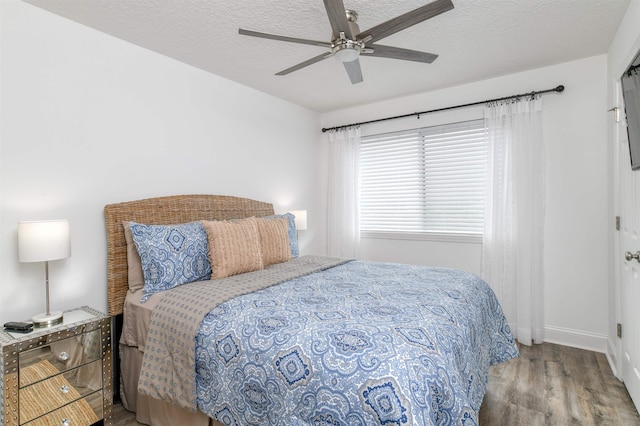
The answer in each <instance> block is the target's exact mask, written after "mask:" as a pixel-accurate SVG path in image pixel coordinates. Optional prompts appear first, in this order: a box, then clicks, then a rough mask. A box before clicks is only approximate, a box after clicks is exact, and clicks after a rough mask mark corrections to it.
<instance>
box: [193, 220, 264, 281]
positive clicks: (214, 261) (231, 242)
mask: <svg viewBox="0 0 640 426" xmlns="http://www.w3.org/2000/svg"><path fill="white" fill-rule="evenodd" d="M202 225H203V226H204V229H206V231H207V235H208V236H209V261H210V262H211V266H212V268H213V274H212V278H214V279H216V278H224V277H228V276H231V275H237V274H242V273H244V272H251V271H257V270H259V269H262V268H263V267H264V264H263V263H262V254H261V253H260V236H259V235H258V227H257V225H256V218H254V217H251V218H248V219H243V220H239V221H234V222H230V221H206V220H205V221H202Z"/></svg>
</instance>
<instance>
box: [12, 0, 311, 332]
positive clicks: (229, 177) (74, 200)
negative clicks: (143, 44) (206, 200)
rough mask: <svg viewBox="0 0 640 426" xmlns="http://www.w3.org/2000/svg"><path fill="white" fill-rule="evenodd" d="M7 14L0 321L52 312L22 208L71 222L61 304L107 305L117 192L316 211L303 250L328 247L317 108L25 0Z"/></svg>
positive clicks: (58, 295)
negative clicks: (109, 220) (109, 215)
mask: <svg viewBox="0 0 640 426" xmlns="http://www.w3.org/2000/svg"><path fill="white" fill-rule="evenodd" d="M0 16H1V18H0V19H1V20H0V29H1V33H0V40H1V43H2V45H1V49H0V52H1V68H0V83H1V90H2V92H1V101H2V110H1V115H0V131H1V133H0V161H1V163H0V197H1V198H0V199H1V204H0V323H2V322H5V321H8V320H17V319H25V318H29V317H30V316H32V315H34V314H37V313H39V312H41V311H43V310H44V282H43V281H44V279H43V278H44V265H42V264H25V263H20V262H18V259H17V234H16V223H17V221H19V220H29V219H53V218H68V219H70V221H71V232H72V242H71V244H72V257H71V258H69V259H66V260H60V261H55V262H52V263H51V264H50V276H51V304H52V308H56V309H70V308H73V307H76V306H81V305H90V306H92V307H94V308H96V309H100V310H105V309H106V237H105V227H104V216H103V207H104V205H105V204H108V203H113V202H120V201H127V200H134V199H139V198H146V197H154V196H160V195H175V194H188V193H209V194H227V195H237V196H243V197H249V198H253V199H257V200H261V201H267V202H272V203H274V205H275V208H276V211H278V212H284V211H287V210H291V209H308V210H309V227H310V229H309V231H305V232H303V233H301V238H302V240H303V241H302V250H303V254H310V253H316V252H317V253H320V252H322V249H323V242H322V241H323V238H314V237H315V234H316V233H318V234H319V235H320V236H322V235H324V231H323V229H322V228H321V222H320V221H319V220H317V219H316V218H315V214H316V212H318V211H320V209H321V204H322V201H321V200H319V199H317V198H316V197H314V192H315V191H314V189H315V185H316V183H317V180H316V170H315V168H314V167H309V165H310V164H315V159H316V157H317V156H318V153H317V145H316V142H317V133H318V132H319V116H318V115H317V114H316V113H315V112H311V111H309V110H307V109H304V108H301V107H298V106H295V105H293V104H290V103H287V102H284V101H282V100H279V99H276V98H274V97H271V96H268V95H265V94H263V93H260V92H257V91H254V90H252V89H249V88H246V87H244V86H240V85H238V84H235V83H232V82H230V81H227V80H224V79H222V78H219V77H217V76H214V75H211V74H208V73H205V72H203V71H201V70H198V69H195V68H193V67H190V66H187V65H185V64H183V63H180V62H177V61H174V60H171V59H169V58H166V57H163V56H161V55H158V54H156V53H154V52H151V51H147V50H144V49H141V48H139V47H137V46H134V45H132V44H129V43H127V42H124V41H122V40H119V39H116V38H113V37H111V36H108V35H105V34H103V33H100V32H98V31H95V30H93V29H89V28H87V27H84V26H82V25H79V24H76V23H74V22H72V21H69V20H67V19H65V18H61V17H59V16H56V15H53V14H51V13H49V12H46V11H44V10H41V9H39V8H37V7H34V6H32V5H29V4H26V3H24V2H21V1H17V0H2V1H0ZM316 241H317V242H316Z"/></svg>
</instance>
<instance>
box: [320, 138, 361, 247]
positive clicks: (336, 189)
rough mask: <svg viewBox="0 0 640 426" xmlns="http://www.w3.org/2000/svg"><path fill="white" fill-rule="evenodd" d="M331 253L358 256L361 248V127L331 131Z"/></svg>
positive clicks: (329, 193) (329, 214)
mask: <svg viewBox="0 0 640 426" xmlns="http://www.w3.org/2000/svg"><path fill="white" fill-rule="evenodd" d="M327 192H328V200H327V205H328V212H327V218H328V227H327V232H328V235H327V246H328V254H329V256H336V257H346V258H357V257H358V251H359V248H360V127H349V128H346V129H341V130H334V131H331V132H330V133H329V185H328V189H327Z"/></svg>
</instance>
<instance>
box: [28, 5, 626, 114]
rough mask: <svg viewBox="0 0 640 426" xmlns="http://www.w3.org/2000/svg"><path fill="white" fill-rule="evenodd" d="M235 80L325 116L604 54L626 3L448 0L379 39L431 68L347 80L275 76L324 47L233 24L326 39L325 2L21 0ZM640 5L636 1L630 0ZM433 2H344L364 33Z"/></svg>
mask: <svg viewBox="0 0 640 426" xmlns="http://www.w3.org/2000/svg"><path fill="white" fill-rule="evenodd" d="M25 1H27V2H28V3H31V4H33V5H36V6H39V7H41V8H43V9H46V10H49V11H51V12H53V13H56V14H58V15H61V16H64V17H67V18H69V19H72V20H74V21H76V22H79V23H81V24H84V25H87V26H89V27H92V28H95V29H97V30H100V31H103V32H105V33H107V34H110V35H113V36H115V37H118V38H121V39H124V40H127V41H129V42H131V43H134V44H137V45H139V46H142V47H145V48H147V49H150V50H153V51H156V52H158V53H161V54H163V55H166V56H169V57H172V58H175V59H177V60H179V61H182V62H185V63H188V64H191V65H193V66H196V67H199V68H202V69H204V70H207V71H209V72H211V73H213V74H217V75H219V76H222V77H224V78H227V79H229V80H233V81H236V82H238V83H241V84H243V85H246V86H249V87H252V88H254V89H257V90H260V91H262V92H266V93H269V94H271V95H274V96H277V97H280V98H283V99H286V100H289V101H291V102H294V103H296V104H299V105H302V106H304V107H307V108H310V109H313V110H316V111H320V112H325V111H331V110H336V109H340V108H345V107H349V106H353V105H359V104H365V103H369V102H374V101H378V100H384V99H390V98H396V97H399V96H404V95H407V94H412V93H419V92H426V91H430V90H434V89H439V88H443V87H449V86H453V85H458V84H463V83H469V82H473V81H478V80H483V79H486V78H491V77H495V76H500V75H505V74H511V73H514V72H519V71H524V70H528V69H533V68H539V67H544V66H548V65H553V64H557V63H562V62H566V61H571V60H576V59H580V58H585V57H589V56H593V55H598V54H603V53H606V52H607V50H608V47H609V45H610V43H611V41H612V39H613V36H614V35H615V32H616V29H617V28H618V25H619V23H620V21H621V19H622V17H623V16H624V12H625V11H626V9H627V6H628V4H629V0H483V1H481V0H453V3H454V9H453V10H450V11H448V12H446V13H444V14H442V15H439V16H436V17H434V18H432V19H430V20H427V21H424V22H422V23H420V24H417V25H415V26H413V27H410V28H408V29H405V30H403V31H401V32H399V33H396V34H394V35H392V36H390V37H388V38H385V39H384V40H382V41H381V42H380V44H385V45H390V46H397V47H403V48H408V49H413V50H419V51H425V52H430V53H436V54H438V55H440V56H439V58H438V59H436V61H435V62H433V63H432V64H423V63H415V62H407V61H400V60H392V59H384V58H373V57H361V58H360V63H361V66H362V72H363V75H364V82H362V83H359V84H355V85H352V84H351V83H350V81H349V78H348V76H347V74H346V72H345V70H344V68H343V66H342V64H341V63H339V62H337V61H336V60H335V59H333V58H329V59H326V60H324V61H322V62H319V63H316V64H314V65H311V66H309V67H306V68H304V69H302V70H299V71H296V72H294V73H292V74H289V75H286V76H276V75H274V74H275V73H276V72H278V71H281V70H283V69H285V68H288V67H290V66H292V65H295V64H297V63H299V62H302V61H304V60H307V59H309V58H311V57H314V56H317V55H319V54H321V53H322V52H323V51H324V49H323V48H321V47H316V46H310V45H302V44H292V43H286V42H282V41H275V40H267V39H259V38H254V37H247V36H242V35H239V34H238V28H240V27H242V28H245V29H250V30H255V31H260V32H266V33H272V34H278V35H286V36H291V37H297V38H306V39H313V40H321V41H327V42H328V41H330V38H331V37H330V36H331V27H330V25H329V21H328V19H327V15H326V11H325V8H324V4H323V2H322V1H321V0H295V1H293V0H292V1H288V2H285V1H281V0H231V1H222V0H25ZM632 1H637V0H632ZM426 3H428V1H427V0H403V1H398V0H344V4H345V7H346V8H348V9H353V10H355V11H357V13H358V15H359V19H358V24H359V25H360V29H361V30H365V29H368V28H370V27H372V26H374V25H377V24H379V23H381V22H384V21H386V20H388V19H391V18H393V17H396V16H398V15H401V14H403V13H405V12H408V11H410V10H413V9H416V8H418V7H420V6H422V5H424V4H426Z"/></svg>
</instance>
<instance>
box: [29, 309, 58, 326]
mask: <svg viewBox="0 0 640 426" xmlns="http://www.w3.org/2000/svg"><path fill="white" fill-rule="evenodd" d="M31 321H33V326H34V327H35V328H46V327H51V326H54V325H57V324H60V323H61V322H62V312H60V311H54V312H50V313H49V315H47V314H38V315H36V316H35V317H33V318H31Z"/></svg>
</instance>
